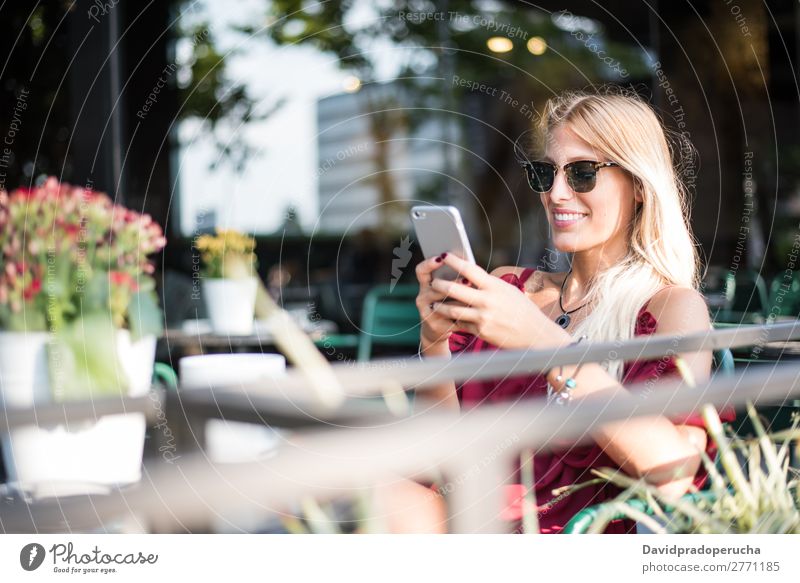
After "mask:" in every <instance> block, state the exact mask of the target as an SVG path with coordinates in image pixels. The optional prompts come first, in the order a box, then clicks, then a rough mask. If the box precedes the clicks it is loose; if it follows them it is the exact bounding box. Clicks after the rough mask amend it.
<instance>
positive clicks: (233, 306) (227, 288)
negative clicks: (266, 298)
mask: <svg viewBox="0 0 800 583" xmlns="http://www.w3.org/2000/svg"><path fill="white" fill-rule="evenodd" d="M257 289H258V281H257V280H256V278H255V277H247V278H242V279H204V280H203V297H204V298H205V302H206V309H207V310H208V317H209V319H210V320H211V329H212V330H213V331H214V333H215V334H235V335H247V334H252V333H253V315H254V313H255V309H256V291H257Z"/></svg>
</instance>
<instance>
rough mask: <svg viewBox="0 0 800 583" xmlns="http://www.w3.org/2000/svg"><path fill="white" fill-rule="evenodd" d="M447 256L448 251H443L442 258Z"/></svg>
mask: <svg viewBox="0 0 800 583" xmlns="http://www.w3.org/2000/svg"><path fill="white" fill-rule="evenodd" d="M445 257H447V252H446V251H445V252H444V253H442V254H441V258H442V259H444V258H445Z"/></svg>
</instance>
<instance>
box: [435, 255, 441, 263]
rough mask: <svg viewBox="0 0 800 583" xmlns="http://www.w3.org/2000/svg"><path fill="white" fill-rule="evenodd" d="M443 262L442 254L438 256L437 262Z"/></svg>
mask: <svg viewBox="0 0 800 583" xmlns="http://www.w3.org/2000/svg"><path fill="white" fill-rule="evenodd" d="M441 262H442V256H441V255H440V256H439V257H437V258H436V263H441Z"/></svg>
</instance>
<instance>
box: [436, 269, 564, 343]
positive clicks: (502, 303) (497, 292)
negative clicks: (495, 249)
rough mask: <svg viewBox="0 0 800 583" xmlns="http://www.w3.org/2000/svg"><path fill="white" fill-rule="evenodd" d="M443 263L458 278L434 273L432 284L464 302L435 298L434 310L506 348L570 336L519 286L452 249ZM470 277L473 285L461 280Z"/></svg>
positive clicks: (561, 339)
mask: <svg viewBox="0 0 800 583" xmlns="http://www.w3.org/2000/svg"><path fill="white" fill-rule="evenodd" d="M442 265H449V266H450V267H452V268H453V269H454V270H455V271H456V272H458V274H459V279H458V280H456V282H453V281H447V280H443V279H440V278H436V277H434V279H433V281H432V283H431V285H432V287H433V288H434V289H435V290H437V291H439V292H441V293H444V294H446V295H447V296H448V297H449V298H450V299H452V300H456V301H457V302H460V303H461V304H464V305H458V304H447V303H443V302H435V304H434V310H435V311H436V312H438V313H440V314H441V315H443V316H444V317H446V318H449V319H451V320H454V321H455V323H456V324H457V327H458V329H459V330H463V331H464V332H469V333H470V334H473V335H475V336H479V337H480V338H481V339H483V340H485V341H486V342H489V343H490V344H493V345H494V346H497V347H498V348H505V349H524V348H533V349H540V348H549V347H553V346H561V345H562V344H565V343H569V341H570V336H569V334H567V333H566V332H565V331H564V330H563V329H561V328H560V327H559V326H558V325H557V324H556V323H555V322H553V321H551V320H550V319H549V318H547V317H546V316H545V315H544V314H543V313H542V311H541V310H540V309H539V307H538V306H537V305H536V304H535V303H534V302H533V301H532V300H531V299H530V298H528V296H526V295H525V294H524V293H521V292H520V290H519V288H517V287H515V286H513V285H511V284H510V283H508V282H506V281H503V280H502V279H500V278H498V277H495V276H493V275H491V274H489V273H487V272H486V271H485V270H484V269H482V268H481V267H479V266H478V265H475V264H474V263H470V262H468V261H465V260H464V259H461V258H460V257H458V256H457V255H454V254H452V253H448V254H447V255H446V257H445V258H444V261H443V263H442ZM461 278H466V279H467V280H468V281H469V282H470V283H471V285H468V284H464V283H457V282H459V281H462V280H461Z"/></svg>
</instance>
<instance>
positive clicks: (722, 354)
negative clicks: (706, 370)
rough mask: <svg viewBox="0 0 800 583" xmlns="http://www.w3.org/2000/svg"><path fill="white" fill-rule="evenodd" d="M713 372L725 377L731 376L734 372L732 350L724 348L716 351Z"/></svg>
mask: <svg viewBox="0 0 800 583" xmlns="http://www.w3.org/2000/svg"><path fill="white" fill-rule="evenodd" d="M712 368H713V370H714V371H715V373H717V372H718V373H721V374H722V375H724V376H730V375H732V374H733V371H734V361H733V352H731V349H730V348H722V349H721V350H715V351H714V359H713V365H712Z"/></svg>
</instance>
